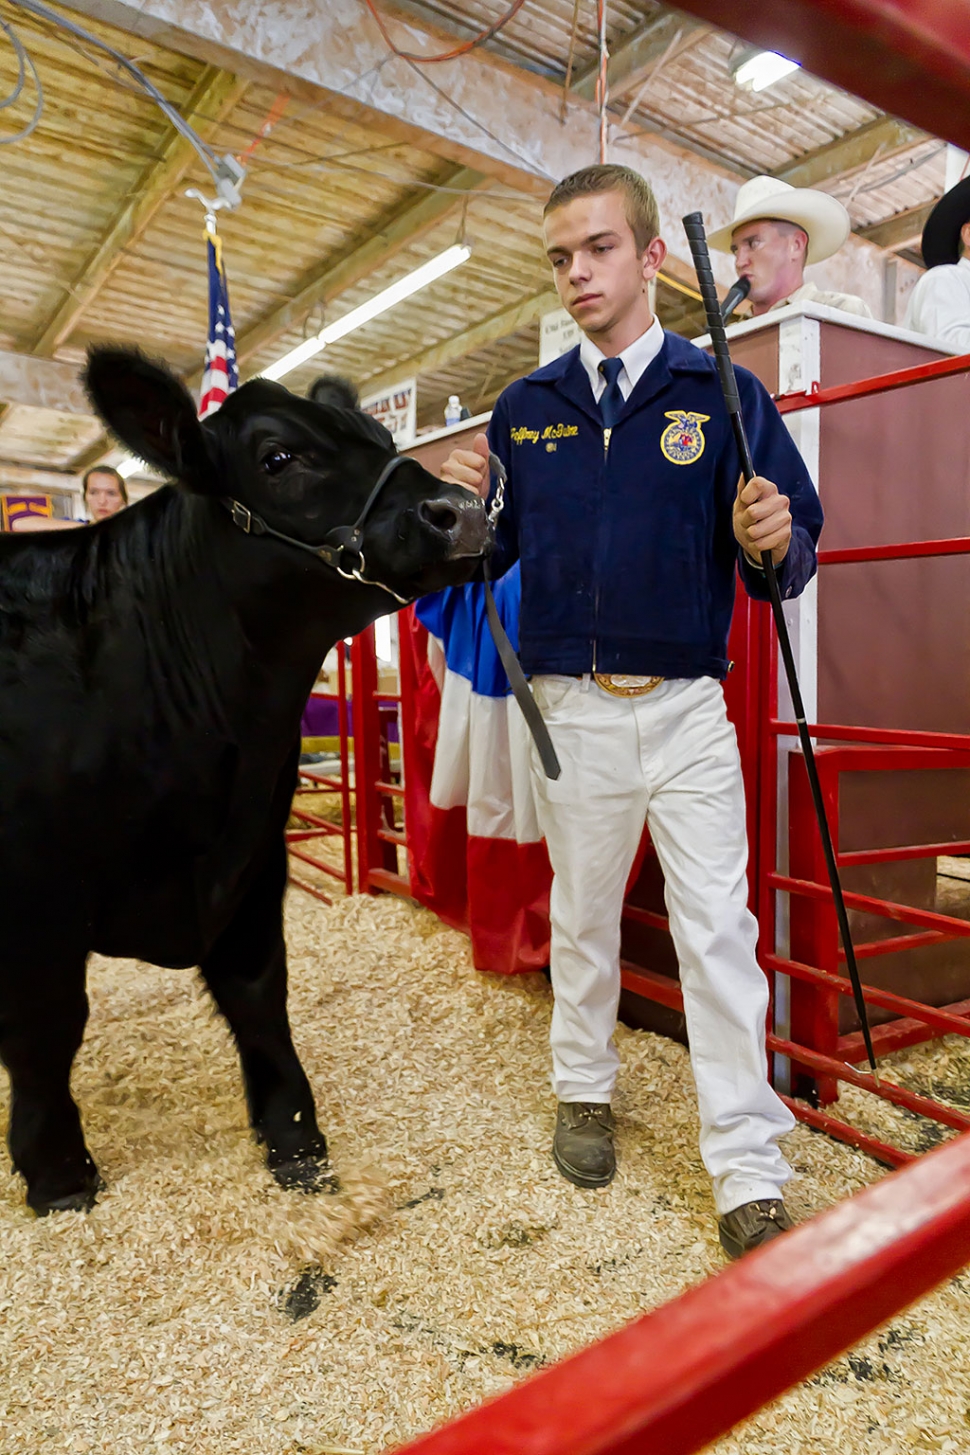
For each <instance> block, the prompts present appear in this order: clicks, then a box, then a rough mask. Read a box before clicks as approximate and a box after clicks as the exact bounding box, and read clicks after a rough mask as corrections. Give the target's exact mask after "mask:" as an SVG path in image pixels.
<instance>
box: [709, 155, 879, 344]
mask: <svg viewBox="0 0 970 1455" xmlns="http://www.w3.org/2000/svg"><path fill="white" fill-rule="evenodd" d="M851 227H852V224H851V222H850V219H849V214H848V213H847V212H846V210H845V208H844V207H843V206H842V203H841V202H839V201H838V199H837V198H835V197H830V196H829V194H828V193H827V192H816V191H815V190H814V189H813V188H811V187H792V186H790V185H789V184H788V183H787V182H779V181H778V179H777V178H776V177H752V178H751V181H750V182H745V183H744V185H743V186H741V187H739V188H738V195H737V197H736V199H735V203H734V217H733V219H732V221H731V222H729V223H728V225H727V226H726V227H722V228H720V229H719V231H717V232H712V233H711V235H710V237H709V238H708V241H709V243H710V245H711V247H713V248H718V249H719V251H721V252H722V253H733V254H734V261H735V265H736V267H737V270H738V277H739V278H746V279H747V280H748V284H749V290H748V300H749V302H750V303H751V312H752V314H753V315H754V316H755V317H756V318H757V317H758V316H759V315H760V314H762V313H769V312H770V311H771V310H772V309H773V308H784V306H785V304H786V303H824V304H825V305H826V306H827V307H828V308H840V309H842V311H843V313H854V314H856V315H857V316H859V317H861V318H871V317H872V310H871V309H870V308H869V306H868V304H866V303H864V302H863V300H862V299H861V298H857V297H856V296H855V294H854V293H839V292H837V291H836V290H835V289H822V288H819V287H817V286H816V284H815V283H806V282H805V279H804V276H803V274H804V271H805V268H806V266H807V265H808V264H809V263H821V262H822V261H823V260H824V259H825V258H830V257H832V255H833V253H837V252H838V250H839V248H840V247H842V245H843V243H844V242H845V240H846V238H847V237H848V236H849V232H850V231H851Z"/></svg>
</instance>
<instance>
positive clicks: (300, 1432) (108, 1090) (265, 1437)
mask: <svg viewBox="0 0 970 1455" xmlns="http://www.w3.org/2000/svg"><path fill="white" fill-rule="evenodd" d="M287 926H288V940H289V945H290V963H291V979H292V987H293V988H292V995H291V1012H292V1020H293V1025H294V1033H295V1039H296V1041H297V1045H298V1048H299V1049H300V1052H301V1055H302V1057H303V1060H304V1064H305V1066H306V1068H307V1071H308V1073H309V1075H310V1079H311V1081H312V1083H313V1086H314V1090H315V1093H316V1098H317V1105H318V1108H319V1111H320V1120H321V1125H322V1126H323V1127H324V1129H325V1130H326V1132H327V1135H328V1136H329V1138H330V1141H331V1150H332V1154H333V1157H334V1161H335V1163H336V1166H337V1168H338V1170H339V1172H340V1175H341V1177H342V1179H343V1184H344V1190H343V1192H342V1193H341V1194H340V1195H339V1196H337V1197H336V1198H327V1197H318V1198H303V1197H300V1196H299V1195H295V1194H286V1193H284V1192H282V1191H281V1190H279V1189H278V1188H276V1187H275V1185H274V1184H273V1183H272V1181H271V1179H270V1178H269V1177H268V1175H267V1174H266V1173H265V1172H264V1171H263V1170H262V1167H261V1163H260V1159H259V1156H258V1154H257V1152H256V1150H255V1148H253V1147H252V1146H251V1145H250V1142H249V1137H248V1134H247V1131H246V1125H245V1113H244V1107H243V1101H242V1096H241V1092H240V1085H239V1077H238V1071H237V1064H236V1058H235V1053H234V1050H233V1047H232V1045H231V1042H230V1040H229V1037H228V1034H227V1033H226V1031H225V1029H224V1028H223V1026H222V1024H221V1022H220V1021H219V1020H218V1019H217V1018H216V1017H215V1016H214V1015H213V1014H212V1013H211V1010H210V1007H209V1003H208V1001H207V999H206V998H205V996H204V995H203V993H202V992H201V991H200V989H199V987H198V983H197V981H196V980H195V978H194V977H193V976H192V975H191V974H187V973H180V972H172V971H162V970H155V969H149V968H148V967H144V966H139V965H135V964H133V963H130V962H124V961H98V962H96V963H95V964H94V965H93V966H92V974H91V999H92V1017H91V1022H90V1025H89V1030H88V1036H87V1039H86V1041H85V1044H84V1047H83V1049H82V1053H81V1055H80V1057H79V1060H78V1064H77V1068H76V1072H75V1078H74V1085H75V1091H76V1095H77V1097H78V1100H79V1102H80V1104H81V1107H82V1111H83V1115H84V1119H85V1125H86V1129H87V1134H88V1141H89V1143H90V1145H91V1148H92V1151H93V1152H94V1154H95V1156H96V1158H97V1160H98V1162H99V1164H100V1166H101V1169H102V1172H103V1173H104V1175H105V1177H106V1178H107V1180H108V1183H109V1188H108V1191H107V1192H106V1193H104V1194H102V1198H101V1201H100V1203H99V1205H98V1207H97V1208H96V1210H95V1211H94V1212H93V1213H92V1214H91V1215H90V1216H89V1217H84V1216H82V1215H79V1214H65V1215H61V1216H59V1217H54V1218H48V1219H46V1220H43V1221H34V1220H32V1219H31V1218H30V1217H29V1216H28V1214H27V1213H26V1211H25V1209H24V1204H23V1195H22V1189H21V1186H20V1184H19V1182H18V1181H17V1180H16V1179H14V1178H13V1177H11V1176H10V1175H9V1174H7V1173H6V1172H4V1173H3V1174H2V1175H0V1369H2V1370H3V1379H2V1384H0V1455H21V1452H23V1455H39V1452H43V1455H48V1452H50V1455H57V1452H61V1451H64V1452H67V1451H70V1452H72V1455H74V1452H76V1455H87V1452H94V1451H98V1452H109V1455H143V1452H146V1451H148V1452H156V1455H167V1452H174V1451H191V1452H193V1455H237V1452H238V1455H243V1452H244V1455H325V1452H338V1451H347V1452H355V1451H356V1452H360V1455H377V1452H379V1451H383V1450H385V1449H387V1448H388V1447H392V1446H393V1445H394V1444H396V1443H398V1442H401V1441H404V1440H406V1439H408V1438H411V1437H413V1436H415V1435H416V1434H418V1433H419V1432H421V1431H422V1430H425V1429H428V1428H430V1427H431V1426H433V1425H435V1424H437V1423H439V1422H440V1421H442V1420H444V1419H445V1418H447V1417H448V1416H449V1415H452V1414H454V1413H456V1412H458V1411H459V1410H461V1409H463V1408H466V1407H468V1406H469V1405H472V1404H474V1403H477V1402H478V1401H480V1400H481V1399H483V1398H484V1397H485V1396H487V1395H491V1394H494V1393H496V1392H498V1391H500V1390H502V1389H505V1388H507V1387H508V1386H510V1385H511V1384H512V1383H513V1382H514V1381H515V1380H517V1379H519V1378H521V1377H523V1376H524V1375H526V1374H528V1373H529V1371H530V1370H532V1369H534V1368H535V1367H536V1366H537V1365H538V1364H540V1363H541V1362H543V1361H552V1360H556V1359H558V1358H561V1357H562V1356H563V1355H565V1354H567V1353H569V1352H570V1351H572V1350H574V1349H576V1348H578V1347H580V1346H581V1345H583V1344H584V1343H586V1342H588V1341H589V1340H591V1339H594V1338H597V1337H599V1336H601V1335H603V1334H606V1333H607V1332H609V1331H610V1330H612V1329H614V1328H616V1327H618V1326H619V1325H620V1324H622V1323H624V1322H626V1321H628V1320H630V1319H632V1318H634V1317H636V1316H637V1315H638V1314H640V1313H641V1312H643V1311H645V1310H647V1309H650V1308H652V1307H654V1306H655V1305H657V1304H659V1303H662V1302H664V1301H666V1300H667V1299H669V1298H672V1297H674V1296H675V1295H676V1294H677V1293H679V1292H681V1291H682V1290H683V1289H686V1288H687V1287H689V1286H690V1285H691V1284H694V1283H696V1282H698V1281H699V1280H701V1279H703V1278H704V1277H706V1276H707V1275H708V1274H710V1273H712V1272H714V1271H716V1270H717V1269H719V1268H720V1267H722V1266H723V1262H722V1255H721V1253H720V1250H719V1247H718V1244H717V1238H716V1233H715V1228H714V1220H713V1214H712V1206H711V1201H710V1194H709V1189H708V1184H707V1179H706V1177H705V1175H704V1173H703V1170H702V1168H701V1166H700V1162H699V1160H698V1157H697V1153H696V1124H695V1109H694V1096H693V1086H692V1082H691V1078H690V1071H689V1066H688V1061H687V1056H686V1053H685V1052H684V1051H683V1050H682V1049H681V1048H680V1047H679V1046H677V1045H674V1044H673V1043H671V1042H667V1041H664V1040H662V1039H660V1038H658V1037H655V1036H652V1035H649V1034H646V1033H643V1032H634V1031H631V1030H627V1029H625V1028H623V1027H621V1028H620V1030H619V1033H618V1041H619V1046H620V1051H621V1055H622V1058H623V1071H622V1080H621V1085H620V1090H619V1093H618V1095H617V1097H616V1100H615V1109H616V1112H617V1115H618V1118H619V1134H618V1149H619V1157H620V1171H619V1173H618V1176H617V1178H616V1181H615V1182H614V1184H613V1186H612V1187H611V1188H610V1189H609V1190H607V1191H605V1192H583V1191H580V1190H579V1189H577V1188H573V1187H571V1186H570V1185H569V1184H568V1183H566V1182H564V1181H563V1180H562V1178H560V1176H559V1175H558V1173H557V1172H556V1171H555V1168H554V1166H553V1163H552V1160H551V1158H550V1155H549V1150H548V1144H549V1139H550V1135H551V1122H552V1113H553V1109H554V1103H553V1099H552V1095H551V1093H550V1091H549V1089H548V1068H547V1048H546V1036H547V1028H548V1018H549V1013H550V996H549V991H548V987H547V986H546V984H545V982H544V981H543V980H542V979H541V977H538V976H529V977H523V978H518V979H512V980H508V981H505V980H499V979H493V978H486V977H484V976H482V975H479V974H477V973H476V972H475V971H473V970H472V968H471V963H470V957H469V953H468V947H467V943H466V941H465V940H464V939H463V937H462V936H460V935H458V934H455V933H454V932H452V931H449V930H447V929H445V928H444V927H443V926H441V925H440V923H439V922H438V921H437V920H436V919H434V917H433V916H432V915H430V914H429V913H427V912H426V911H424V910H421V909H418V908H416V907H415V906H413V905H410V904H408V903H405V902H402V901H400V900H396V899H393V898H390V897H387V898H380V899H362V898H356V899H350V900H344V901H342V902H340V903H338V904H336V905H334V906H333V907H331V908H326V907H324V906H322V905H320V904H318V903H316V902H315V901H312V900H310V899H309V898H308V897H306V896H304V895H302V894H299V893H292V894H291V896H290V899H289V904H288V909H287ZM964 1044H965V1043H964ZM937 1049H938V1048H937ZM961 1049H962V1048H961ZM930 1050H931V1048H921V1049H920V1050H918V1051H913V1052H910V1053H907V1055H908V1057H909V1060H910V1061H911V1062H912V1063H913V1065H914V1066H915V1067H916V1068H917V1071H919V1068H920V1067H921V1066H923V1061H924V1060H925V1058H927V1057H928V1056H929V1055H930ZM946 1054H947V1055H949V1056H951V1057H952V1056H953V1055H954V1054H955V1053H954V1052H953V1051H952V1050H950V1049H949V1046H948V1043H947V1049H946ZM921 1058H923V1059H921ZM928 1066H929V1061H928V1060H926V1064H925V1066H923V1069H924V1071H925V1074H926V1075H929V1076H930V1077H931V1079H932V1075H933V1073H932V1072H931V1071H930V1070H927V1069H926V1067H928ZM964 1072H965V1073H966V1075H967V1078H968V1083H970V1063H967V1065H966V1066H964V1068H963V1072H961V1073H960V1074H961V1075H962V1074H963V1073H964ZM896 1074H897V1075H898V1074H899V1073H898V1072H897V1073H896ZM914 1074H915V1073H914ZM921 1074H922V1073H921ZM3 1094H4V1096H5V1095H6V1088H5V1087H4V1088H3ZM870 1100H871V1098H870ZM5 1114H6V1107H5V1105H4V1106H3V1107H2V1108H0V1120H5ZM860 1114H861V1113H860ZM787 1152H788V1155H789V1157H790V1159H791V1160H792V1161H793V1163H794V1165H795V1166H796V1168H797V1172H798V1177H797V1180H796V1182H795V1183H794V1184H793V1185H792V1188H791V1191H790V1196H789V1203H790V1206H791V1207H792V1209H793V1211H794V1212H795V1213H796V1215H798V1216H806V1215H808V1214H810V1213H812V1212H815V1211H818V1210H820V1209H821V1208H823V1207H826V1206H828V1205H830V1204H831V1203H833V1202H836V1201H838V1200H839V1199H841V1198H844V1197H846V1196H847V1195H849V1194H850V1193H852V1192H854V1191H856V1190H857V1189H858V1188H860V1187H862V1186H863V1185H864V1184H866V1183H868V1182H871V1181H873V1180H874V1179H875V1178H877V1177H879V1176H881V1175H883V1173H882V1170H881V1169H880V1168H878V1167H877V1166H875V1164H874V1163H873V1162H871V1161H870V1160H869V1159H867V1158H865V1157H863V1156H861V1155H860V1154H857V1153H855V1152H852V1151H851V1150H849V1149H847V1148H844V1147H839V1146H836V1145H834V1144H833V1143H832V1142H830V1141H829V1140H828V1139H827V1138H824V1137H821V1136H817V1135H815V1134H813V1133H811V1132H809V1131H807V1130H806V1129H804V1128H800V1129H798V1130H797V1131H796V1132H795V1133H793V1135H792V1136H791V1137H790V1138H789V1139H788V1142H787ZM715 1448H716V1450H717V1452H718V1455H761V1452H768V1451H771V1452H776V1451H781V1452H783V1455H869V1452H870V1451H872V1452H875V1451H878V1452H880V1455H882V1452H889V1455H894V1452H897V1451H899V1452H902V1451H911V1450H914V1449H915V1450H941V1451H957V1452H962V1451H970V1279H967V1278H965V1277H961V1278H958V1279H956V1280H954V1281H952V1282H951V1283H949V1284H947V1285H946V1286H945V1287H944V1288H943V1289H942V1290H941V1291H939V1292H937V1293H936V1294H934V1295H932V1296H931V1297H930V1298H928V1299H926V1300H925V1301H924V1302H922V1303H921V1304H919V1305H918V1306H917V1307H915V1308H914V1309H912V1310H910V1311H909V1312H907V1313H905V1314H903V1315H901V1316H900V1317H898V1318H897V1319H896V1320H894V1321H893V1323H892V1324H891V1325H890V1326H889V1327H888V1328H884V1329H882V1330H881V1331H879V1332H878V1333H877V1334H876V1335H874V1336H873V1337H872V1338H870V1339H869V1340H867V1341H866V1342H865V1343H864V1344H863V1345H861V1346H859V1348H858V1349H856V1350H855V1351H854V1352H853V1353H852V1355H851V1356H849V1357H848V1358H846V1359H841V1360H839V1361H838V1362H837V1363H835V1364H834V1365H832V1366H831V1367H830V1368H828V1369H827V1370H825V1371H823V1372H822V1373H821V1374H819V1375H818V1376H816V1377H815V1378H814V1379H813V1380H811V1381H809V1382H808V1383H807V1384H805V1385H803V1386H801V1387H800V1388H799V1389H797V1390H795V1391H793V1392H792V1393H791V1394H789V1395H788V1396H786V1397H785V1398H783V1399H782V1400H780V1401H779V1402H777V1403H776V1404H775V1405H773V1406H772V1407H770V1408H769V1409H768V1410H766V1411H764V1412H762V1413H761V1414H760V1415H758V1416H757V1417H756V1418H755V1419H753V1420H751V1421H749V1422H748V1423H747V1424H746V1425H745V1426H743V1427H742V1428H741V1429H740V1430H738V1431H735V1432H734V1433H733V1434H732V1435H730V1436H728V1437H726V1438H725V1439H723V1440H722V1441H721V1442H720V1443H719V1444H718V1445H717V1446H716V1447H715ZM483 1455H485V1452H483Z"/></svg>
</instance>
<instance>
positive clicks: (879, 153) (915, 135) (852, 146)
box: [774, 116, 927, 237]
mask: <svg viewBox="0 0 970 1455" xmlns="http://www.w3.org/2000/svg"><path fill="white" fill-rule="evenodd" d="M926 140H927V135H926V132H925V131H921V130H920V128H919V127H918V126H910V124H909V122H907V121H897V120H896V118H895V117H894V116H880V117H877V118H876V120H875V121H870V122H867V123H866V125H865V126H860V127H859V128H858V129H857V130H856V131H850V132H848V133H847V135H845V136H840V137H838V138H836V140H835V141H830V142H827V143H826V145H825V146H821V147H817V148H816V149H815V151H812V152H806V153H805V155H804V156H801V157H797V158H796V159H795V161H793V162H789V163H788V165H787V166H784V167H782V168H780V170H779V171H777V172H775V174H774V175H775V176H776V177H777V178H778V180H779V181H780V182H788V183H790V185H791V186H792V187H817V186H818V184H819V183H820V182H827V181H830V180H831V178H833V177H842V176H845V174H846V173H847V172H855V171H858V169H859V168H860V167H864V166H866V165H867V164H868V163H869V162H871V161H872V160H873V158H874V157H879V158H880V160H882V159H883V158H888V157H891V156H894V155H895V154H896V152H901V151H905V150H906V149H907V147H911V146H915V145H916V144H917V143H918V142H921V141H926ZM861 235H862V236H863V237H864V236H865V233H862V234H861Z"/></svg>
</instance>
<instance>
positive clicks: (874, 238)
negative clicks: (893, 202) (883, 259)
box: [858, 201, 936, 252]
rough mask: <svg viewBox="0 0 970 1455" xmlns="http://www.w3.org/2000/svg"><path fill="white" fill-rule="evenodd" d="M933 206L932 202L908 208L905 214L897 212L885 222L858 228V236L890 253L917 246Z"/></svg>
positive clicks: (934, 204)
mask: <svg viewBox="0 0 970 1455" xmlns="http://www.w3.org/2000/svg"><path fill="white" fill-rule="evenodd" d="M935 206H936V202H935V201H933V202H925V203H924V204H923V205H922V206H921V207H909V208H907V209H906V211H905V212H897V213H896V214H895V216H893V217H887V218H886V220H885V222H875V223H873V224H872V225H871V226H870V227H860V228H859V229H858V232H859V236H860V237H864V238H866V239H867V240H868V241H869V242H871V243H875V244H876V245H877V247H880V248H888V249H889V250H890V251H891V252H898V251H899V250H900V249H901V248H911V247H914V246H918V245H919V241H920V238H921V237H922V236H923V228H924V227H925V226H926V220H927V218H928V217H929V215H930V213H931V212H932V211H933V208H934V207H935Z"/></svg>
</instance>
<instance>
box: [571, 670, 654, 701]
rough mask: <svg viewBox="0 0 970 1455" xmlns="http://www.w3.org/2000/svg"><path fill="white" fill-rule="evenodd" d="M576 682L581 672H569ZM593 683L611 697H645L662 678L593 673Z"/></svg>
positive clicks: (620, 673) (579, 680)
mask: <svg viewBox="0 0 970 1455" xmlns="http://www.w3.org/2000/svg"><path fill="white" fill-rule="evenodd" d="M569 675H570V676H571V677H575V678H576V680H577V681H578V682H581V681H582V680H583V676H584V674H583V673H582V672H571V673H570V674H569ZM592 678H593V681H594V682H595V683H596V685H597V687H602V689H603V691H604V692H609V693H610V695H611V696H612V697H646V695H647V693H648V692H652V691H653V689H654V688H655V687H659V686H660V684H661V682H663V680H664V679H663V677H633V676H631V675H630V674H629V673H627V672H593V673H592Z"/></svg>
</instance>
